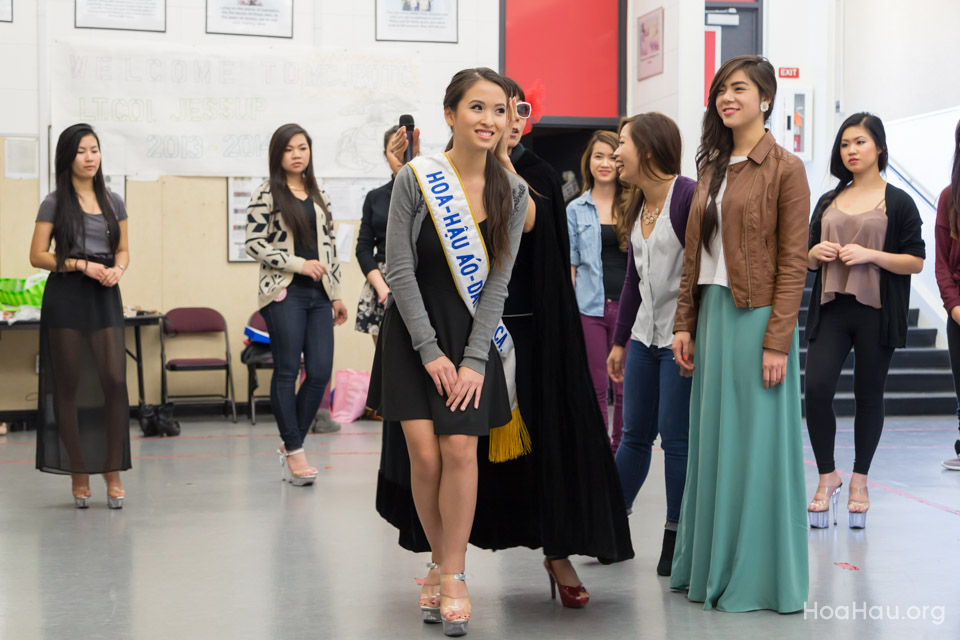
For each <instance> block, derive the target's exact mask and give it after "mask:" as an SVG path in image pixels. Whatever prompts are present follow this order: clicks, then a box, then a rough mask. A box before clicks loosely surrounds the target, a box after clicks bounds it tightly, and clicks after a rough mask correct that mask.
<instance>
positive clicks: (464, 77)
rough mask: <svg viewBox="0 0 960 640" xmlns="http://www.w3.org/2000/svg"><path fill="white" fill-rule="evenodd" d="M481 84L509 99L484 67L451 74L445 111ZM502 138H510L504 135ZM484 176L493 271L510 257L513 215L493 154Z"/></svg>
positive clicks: (499, 80)
mask: <svg viewBox="0 0 960 640" xmlns="http://www.w3.org/2000/svg"><path fill="white" fill-rule="evenodd" d="M482 80H486V81H487V82H492V83H493V84H495V85H497V86H498V87H500V88H501V89H502V90H503V94H504V97H507V96H509V95H510V92H509V90H508V89H507V83H506V81H505V79H504V77H503V76H502V75H500V74H499V73H497V72H496V71H494V70H493V69H489V68H487V67H477V68H475V69H463V70H462V71H458V72H457V73H456V74H454V76H453V78H452V79H451V80H450V84H449V85H447V90H446V92H445V93H444V96H443V108H444V110H446V109H450V110H451V111H454V112H455V111H456V110H457V106H458V105H459V104H460V101H461V100H462V99H463V96H464V94H466V93H467V91H468V90H469V89H470V87H472V86H473V85H475V84H476V83H478V82H480V81H482ZM503 135H505V136H506V135H510V134H509V132H508V131H504V132H503ZM450 142H451V144H450V145H449V146H448V150H449V149H450V148H452V145H453V139H452V138H451V141H450ZM483 174H484V175H483V177H484V185H483V208H484V209H486V211H487V228H488V229H489V231H490V249H491V251H490V260H491V262H493V265H494V266H495V267H498V268H499V267H500V265H502V264H503V260H504V259H506V258H507V256H509V255H510V214H511V212H512V211H513V194H512V193H511V189H510V179H509V178H508V177H507V170H506V169H504V168H503V166H502V165H501V164H500V162H499V161H498V160H497V158H496V156H494V154H493V151H489V150H488V151H487V161H486V165H485V167H484V172H483Z"/></svg>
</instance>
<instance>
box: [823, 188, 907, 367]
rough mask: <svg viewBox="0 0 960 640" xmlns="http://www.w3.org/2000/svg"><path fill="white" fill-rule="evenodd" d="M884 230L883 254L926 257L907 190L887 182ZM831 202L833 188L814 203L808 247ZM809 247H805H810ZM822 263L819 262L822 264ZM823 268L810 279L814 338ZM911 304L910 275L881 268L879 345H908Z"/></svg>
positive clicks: (895, 346)
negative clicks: (908, 317) (813, 278)
mask: <svg viewBox="0 0 960 640" xmlns="http://www.w3.org/2000/svg"><path fill="white" fill-rule="evenodd" d="M885 198H886V203H887V233H886V235H885V236H884V239H883V250H884V251H885V252H886V253H906V254H909V255H911V256H917V257H918V258H926V251H925V249H924V244H923V238H922V237H921V235H920V225H921V224H923V222H922V221H921V219H920V212H919V211H918V210H917V205H916V203H915V202H914V201H913V198H911V197H910V196H909V195H908V194H907V192H906V191H904V190H903V189H898V188H897V187H895V186H893V185H892V184H890V183H887V189H886V193H885ZM832 201H833V191H830V192H827V193H826V194H824V195H823V196H822V197H821V198H820V200H819V201H818V202H817V206H816V207H815V208H814V210H813V216H812V217H811V219H810V241H809V245H808V247H809V249H812V248H813V246H814V245H815V244H819V242H820V222H821V219H822V217H823V212H824V211H825V210H826V208H827V207H828V206H829V205H830V203H831V202H832ZM809 249H808V250H809ZM821 266H822V265H821ZM822 272H823V269H822V268H817V270H816V273H817V276H816V279H815V280H814V282H813V294H812V295H811V297H810V308H809V312H808V313H807V328H806V336H807V339H808V340H815V339H816V337H817V329H818V328H819V325H820V287H821V275H822ZM909 304H910V276H909V274H907V275H901V274H897V273H891V272H890V271H887V270H886V269H883V268H881V269H880V306H881V309H880V311H881V316H880V317H881V320H880V344H881V345H883V346H885V347H894V348H897V347H904V346H906V344H907V312H908V310H909Z"/></svg>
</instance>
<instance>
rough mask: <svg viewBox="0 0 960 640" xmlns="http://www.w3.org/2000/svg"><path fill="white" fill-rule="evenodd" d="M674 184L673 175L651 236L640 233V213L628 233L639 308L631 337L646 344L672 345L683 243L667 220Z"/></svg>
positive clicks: (675, 180)
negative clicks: (637, 282) (637, 276)
mask: <svg viewBox="0 0 960 640" xmlns="http://www.w3.org/2000/svg"><path fill="white" fill-rule="evenodd" d="M676 184H677V179H676V178H674V179H673V183H672V184H671V185H670V190H669V191H667V198H666V200H664V202H663V208H662V209H661V213H660V217H658V218H657V221H656V222H655V223H654V225H653V230H652V231H650V237H648V238H644V237H643V228H642V219H641V217H637V222H636V224H634V225H633V231H632V232H631V233H630V242H631V243H632V244H633V261H634V264H635V265H636V268H637V275H639V276H640V284H639V289H640V308H639V309H638V310H637V319H636V320H635V321H634V323H633V329H632V330H631V333H630V338H631V339H633V340H636V341H637V342H642V343H643V344H645V345H647V346H657V347H667V348H669V347H671V346H673V317H674V316H675V315H676V313H677V292H678V291H679V290H680V275H681V274H682V273H683V245H682V244H680V239H679V238H677V233H676V231H674V229H673V222H672V221H671V220H670V201H671V200H672V199H673V188H674V187H675V186H676Z"/></svg>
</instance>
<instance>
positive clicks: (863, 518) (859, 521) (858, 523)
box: [847, 487, 870, 529]
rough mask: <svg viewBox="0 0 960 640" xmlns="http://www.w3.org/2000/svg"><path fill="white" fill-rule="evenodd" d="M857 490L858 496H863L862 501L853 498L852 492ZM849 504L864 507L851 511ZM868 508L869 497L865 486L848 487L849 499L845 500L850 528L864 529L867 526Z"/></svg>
mask: <svg viewBox="0 0 960 640" xmlns="http://www.w3.org/2000/svg"><path fill="white" fill-rule="evenodd" d="M854 491H856V492H857V497H858V498H861V497H862V498H865V500H863V501H855V500H854V499H853V492H854ZM851 505H857V506H858V507H860V506H862V507H866V508H865V509H864V510H863V511H851V510H850V507H851ZM869 510H870V498H869V497H867V488H866V487H857V488H856V489H853V488H851V489H850V500H849V501H848V502H847V514H848V517H849V520H848V522H849V524H850V528H851V529H864V528H866V526H867V511H869Z"/></svg>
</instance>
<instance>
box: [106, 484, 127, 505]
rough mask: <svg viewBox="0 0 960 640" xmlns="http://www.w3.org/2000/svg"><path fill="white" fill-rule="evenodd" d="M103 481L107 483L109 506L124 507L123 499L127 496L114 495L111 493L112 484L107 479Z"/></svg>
mask: <svg viewBox="0 0 960 640" xmlns="http://www.w3.org/2000/svg"><path fill="white" fill-rule="evenodd" d="M103 483H104V484H105V485H107V507H109V508H110V509H123V499H124V498H125V497H126V496H117V497H113V496H111V495H110V484H109V483H108V482H107V479H106V478H104V479H103Z"/></svg>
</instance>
